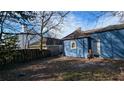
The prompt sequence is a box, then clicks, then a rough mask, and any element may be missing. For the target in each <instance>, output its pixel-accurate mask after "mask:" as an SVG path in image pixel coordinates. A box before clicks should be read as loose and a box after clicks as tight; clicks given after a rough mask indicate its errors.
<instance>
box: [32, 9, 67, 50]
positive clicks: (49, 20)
mask: <svg viewBox="0 0 124 93" xmlns="http://www.w3.org/2000/svg"><path fill="white" fill-rule="evenodd" d="M68 13H69V12H62V11H61V12H58V11H57V12H56V11H37V12H36V19H35V22H34V24H35V26H36V27H37V28H39V29H40V32H37V30H36V32H37V33H38V35H39V36H40V43H41V45H40V49H41V50H42V45H43V36H44V35H45V34H47V33H48V32H50V31H52V32H53V31H60V28H61V26H60V25H61V24H62V23H63V19H64V18H65V17H66V15H67V14H68Z"/></svg>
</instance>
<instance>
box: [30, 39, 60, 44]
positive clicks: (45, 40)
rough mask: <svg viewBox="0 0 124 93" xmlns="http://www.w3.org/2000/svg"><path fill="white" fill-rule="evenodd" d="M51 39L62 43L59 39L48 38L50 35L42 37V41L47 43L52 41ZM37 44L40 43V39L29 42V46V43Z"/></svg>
mask: <svg viewBox="0 0 124 93" xmlns="http://www.w3.org/2000/svg"><path fill="white" fill-rule="evenodd" d="M52 41H56V43H57V44H60V43H62V40H61V39H57V38H50V37H44V38H43V42H46V43H47V44H51V43H53V42H52ZM57 41H58V42H57ZM38 44H40V40H38V41H35V42H33V43H31V44H30V46H31V45H38Z"/></svg>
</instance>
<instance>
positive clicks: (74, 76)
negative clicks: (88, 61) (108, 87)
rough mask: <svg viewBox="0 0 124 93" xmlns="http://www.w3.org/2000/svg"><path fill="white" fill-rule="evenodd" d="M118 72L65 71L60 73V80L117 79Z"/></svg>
mask: <svg viewBox="0 0 124 93" xmlns="http://www.w3.org/2000/svg"><path fill="white" fill-rule="evenodd" d="M118 74H119V73H107V72H102V71H96V72H83V71H82V72H65V73H63V74H62V75H61V78H62V80H65V81H75V80H76V81H78V80H83V81H89V80H91V81H94V80H95V81H100V80H105V81H106V80H118V78H117V77H118Z"/></svg>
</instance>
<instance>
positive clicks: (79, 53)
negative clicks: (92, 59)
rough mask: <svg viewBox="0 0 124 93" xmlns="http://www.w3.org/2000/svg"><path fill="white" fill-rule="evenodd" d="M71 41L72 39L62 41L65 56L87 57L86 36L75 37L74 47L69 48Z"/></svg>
mask: <svg viewBox="0 0 124 93" xmlns="http://www.w3.org/2000/svg"><path fill="white" fill-rule="evenodd" d="M71 41H74V40H65V41H64V52H65V56H71V57H84V58H87V54H88V46H87V38H83V39H76V40H75V41H76V49H72V48H71Z"/></svg>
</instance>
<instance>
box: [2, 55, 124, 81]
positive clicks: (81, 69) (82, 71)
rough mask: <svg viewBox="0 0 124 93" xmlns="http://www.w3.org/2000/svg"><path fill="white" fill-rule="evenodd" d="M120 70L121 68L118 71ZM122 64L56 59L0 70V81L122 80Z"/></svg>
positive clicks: (119, 62)
mask: <svg viewBox="0 0 124 93" xmlns="http://www.w3.org/2000/svg"><path fill="white" fill-rule="evenodd" d="M120 68H122V69H121V70H120ZM123 68H124V62H122V61H111V62H109V60H101V59H95V60H90V62H88V60H86V59H81V58H70V57H56V58H48V59H43V60H39V61H33V62H30V63H26V64H21V65H14V67H13V68H12V69H8V70H0V80H10V81H11V80H17V81H31V80H32V81H34V80H35V81H36V80H38V81H39V80H47V81H49V80H62V81H63V80H64V81H79V80H80V81H89V80H90V81H94V80H95V81H98V80H99V81H102V80H104V81H108V80H109V81H110V80H124V70H123Z"/></svg>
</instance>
